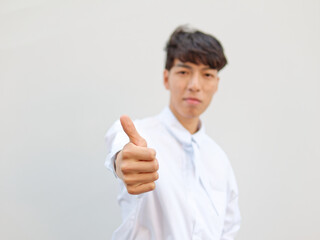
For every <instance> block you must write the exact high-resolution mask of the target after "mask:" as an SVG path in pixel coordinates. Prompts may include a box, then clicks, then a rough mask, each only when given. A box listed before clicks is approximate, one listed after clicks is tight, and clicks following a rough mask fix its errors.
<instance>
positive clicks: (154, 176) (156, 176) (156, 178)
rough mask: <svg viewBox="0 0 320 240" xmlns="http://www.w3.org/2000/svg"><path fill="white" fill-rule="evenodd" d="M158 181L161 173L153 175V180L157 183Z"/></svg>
mask: <svg viewBox="0 0 320 240" xmlns="http://www.w3.org/2000/svg"><path fill="white" fill-rule="evenodd" d="M158 179H159V173H158V172H155V173H153V180H154V181H156V180H158Z"/></svg>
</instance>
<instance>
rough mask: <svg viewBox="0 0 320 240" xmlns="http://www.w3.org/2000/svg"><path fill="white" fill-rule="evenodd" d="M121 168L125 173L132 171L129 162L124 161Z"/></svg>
mask: <svg viewBox="0 0 320 240" xmlns="http://www.w3.org/2000/svg"><path fill="white" fill-rule="evenodd" d="M120 169H121V172H123V173H128V172H130V166H129V165H128V164H127V163H122V164H121V167H120Z"/></svg>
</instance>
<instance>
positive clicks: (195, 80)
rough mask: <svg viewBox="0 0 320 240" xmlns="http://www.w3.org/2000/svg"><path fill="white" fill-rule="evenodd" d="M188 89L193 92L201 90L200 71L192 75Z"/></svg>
mask: <svg viewBox="0 0 320 240" xmlns="http://www.w3.org/2000/svg"><path fill="white" fill-rule="evenodd" d="M188 90H189V91H191V92H199V91H200V75H199V73H194V74H192V75H191V78H190V80H189V84H188Z"/></svg>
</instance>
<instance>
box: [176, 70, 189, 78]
mask: <svg viewBox="0 0 320 240" xmlns="http://www.w3.org/2000/svg"><path fill="white" fill-rule="evenodd" d="M177 73H178V75H180V76H183V77H184V76H188V74H189V72H188V71H185V70H180V71H178V72H177Z"/></svg>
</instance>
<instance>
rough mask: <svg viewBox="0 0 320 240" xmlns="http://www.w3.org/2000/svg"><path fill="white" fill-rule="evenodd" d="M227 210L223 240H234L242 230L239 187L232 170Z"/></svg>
mask: <svg viewBox="0 0 320 240" xmlns="http://www.w3.org/2000/svg"><path fill="white" fill-rule="evenodd" d="M227 198H228V199H227V208H226V214H225V220H224V226H223V232H222V236H221V240H233V239H234V238H235V236H236V234H237V232H238V231H239V229H240V222H241V215H240V210H239V205H238V198H239V195H238V187H237V183H236V179H235V176H234V173H233V171H232V168H231V166H230V174H229V180H228V197H227Z"/></svg>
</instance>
